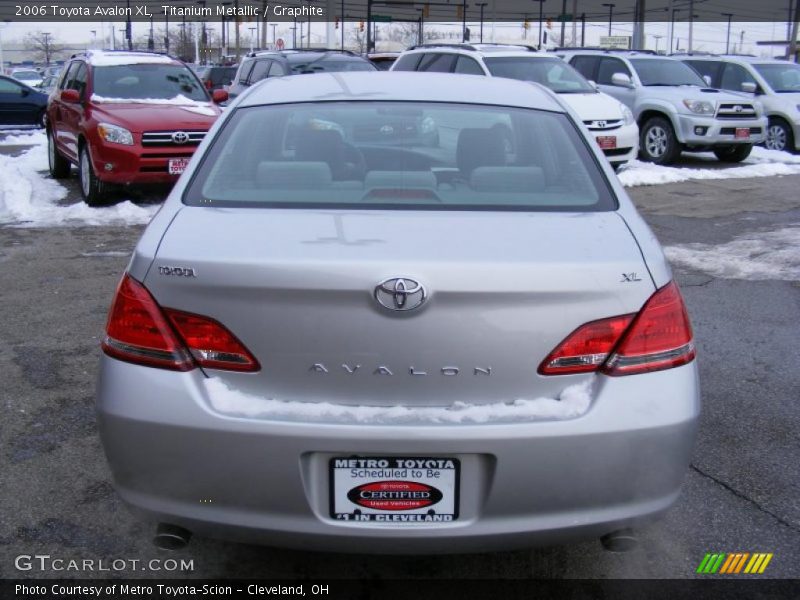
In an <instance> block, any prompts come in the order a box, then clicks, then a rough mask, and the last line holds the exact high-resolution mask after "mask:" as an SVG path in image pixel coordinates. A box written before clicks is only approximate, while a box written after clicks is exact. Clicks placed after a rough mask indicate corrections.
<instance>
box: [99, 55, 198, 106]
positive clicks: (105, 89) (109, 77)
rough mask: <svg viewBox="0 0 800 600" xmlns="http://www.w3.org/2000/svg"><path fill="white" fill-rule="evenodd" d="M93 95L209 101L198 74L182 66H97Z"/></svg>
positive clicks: (137, 98)
mask: <svg viewBox="0 0 800 600" xmlns="http://www.w3.org/2000/svg"><path fill="white" fill-rule="evenodd" d="M94 94H95V95H97V96H101V97H103V98H130V99H135V100H144V99H153V100H170V99H173V98H176V97H178V96H184V97H185V98H188V99H190V100H199V101H208V96H207V95H206V92H205V90H204V89H203V87H202V86H201V85H200V82H199V81H198V80H197V77H196V76H195V75H194V73H192V72H191V71H190V70H189V69H187V68H186V67H184V66H183V65H172V64H134V65H114V66H97V67H95V69H94Z"/></svg>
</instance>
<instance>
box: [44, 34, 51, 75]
mask: <svg viewBox="0 0 800 600" xmlns="http://www.w3.org/2000/svg"><path fill="white" fill-rule="evenodd" d="M42 35H43V36H44V64H45V65H46V66H48V67H49V66H50V34H49V33H48V32H46V31H45V32H43V33H42Z"/></svg>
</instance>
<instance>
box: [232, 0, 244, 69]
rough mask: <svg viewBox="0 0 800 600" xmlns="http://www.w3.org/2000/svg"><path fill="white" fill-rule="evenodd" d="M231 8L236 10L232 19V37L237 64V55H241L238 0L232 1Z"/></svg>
mask: <svg viewBox="0 0 800 600" xmlns="http://www.w3.org/2000/svg"><path fill="white" fill-rule="evenodd" d="M233 7H234V8H235V9H236V10H235V11H234V13H235V14H236V16H235V17H234V18H233V19H234V21H233V37H234V40H235V41H236V62H239V55H240V54H241V53H242V44H241V38H240V37H239V0H234V1H233Z"/></svg>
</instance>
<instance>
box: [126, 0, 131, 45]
mask: <svg viewBox="0 0 800 600" xmlns="http://www.w3.org/2000/svg"><path fill="white" fill-rule="evenodd" d="M126 4H127V6H128V20H127V21H125V37H126V38H127V39H128V52H131V51H132V50H133V24H132V23H131V0H127V2H126Z"/></svg>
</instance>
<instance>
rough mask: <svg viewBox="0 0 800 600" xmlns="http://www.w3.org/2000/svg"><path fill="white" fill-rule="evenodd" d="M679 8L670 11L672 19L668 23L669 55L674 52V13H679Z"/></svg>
mask: <svg viewBox="0 0 800 600" xmlns="http://www.w3.org/2000/svg"><path fill="white" fill-rule="evenodd" d="M680 10H681V9H680V8H673V9H672V17H671V19H670V22H669V53H670V54H672V53H673V52H674V49H673V45H672V42H673V40H674V35H675V13H676V12H679V11H680Z"/></svg>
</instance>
